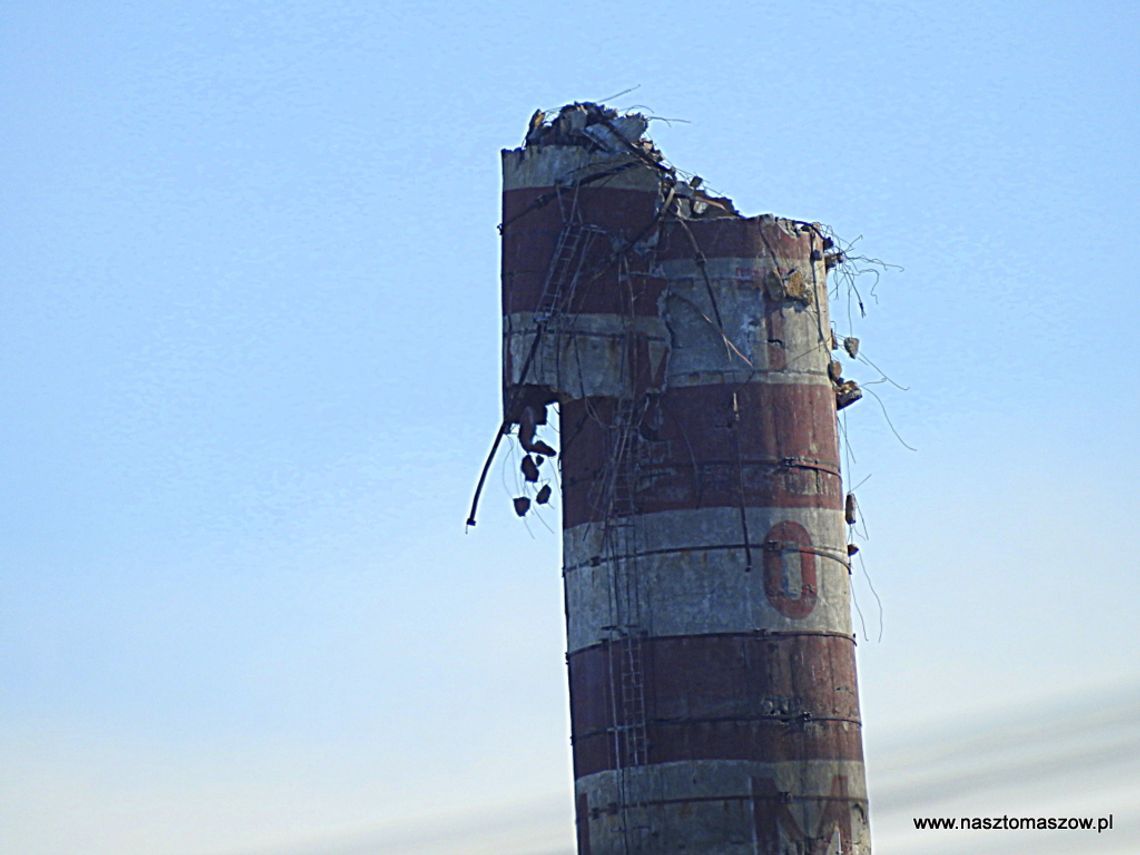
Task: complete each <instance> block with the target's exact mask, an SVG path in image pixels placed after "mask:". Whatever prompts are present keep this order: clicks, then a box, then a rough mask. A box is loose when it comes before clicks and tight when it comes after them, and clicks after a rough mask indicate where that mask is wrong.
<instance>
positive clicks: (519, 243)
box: [469, 103, 870, 855]
mask: <svg viewBox="0 0 1140 855" xmlns="http://www.w3.org/2000/svg"><path fill="white" fill-rule="evenodd" d="M646 129H647V120H646V118H645V117H644V116H641V115H638V114H636V113H632V114H627V115H622V114H619V113H617V112H616V111H614V110H612V109H610V108H608V107H604V106H601V105H598V104H591V103H575V104H569V105H567V106H565V107H563V108H562V109H560V110H558V111H557V112H556V113H554V114H552V115H547V114H546V113H544V112H543V111H538V112H536V113H535V114H534V115H533V116H532V117H531V120H530V122H529V124H528V126H527V129H526V132H525V143H524V145H523V146H522V147H520V148H517V149H513V150H507V151H504V152H503V221H502V225H501V226H500V230H501V232H502V238H503V243H502V288H503V291H502V305H503V375H504V383H503V424H502V426H501V429H500V431H499V434H498V436H497V438H496V442H495V447H497V446H498V443H499V442H500V441H501V440H502V438H503V437H504V436H509V435H510V434H511V433H512V431H513V429H514V427H515V426H516V425H517V438H518V444H519V445H520V446H521V448H522V449H523V451H524V452H525V457H524V458H523V461H522V464H521V466H522V474H523V477H524V479H525V482H526V484H527V485H531V484H533V485H535V486H534V487H529V486H528V487H527V490H528V491H529V490H535V492H534V493H533V503H534V504H535V505H546V504H547V503H548V502H549V501H550V498H551V492H552V489H551V485H550V483H542V484H541V485H539V484H538V482H539V467H540V465H541V463H542V460H543V458H544V457H551V456H553V455H554V454H555V449H554V448H552V447H550V446H549V445H546V444H545V443H543V442H542V441H541V440H540V439H538V437H537V431H538V428H539V427H540V426H541V425H545V424H546V420H547V410H548V407H549V405H550V404H552V403H557V404H558V411H559V427H560V431H559V437H560V449H559V451H560V454H559V457H558V461H559V463H558V465H559V467H560V474H561V485H562V507H561V513H562V524H563V535H564V537H563V549H564V554H563V561H564V570H563V576H564V582H565V596H566V620H567V639H568V651H567V662H568V665H569V676H570V698H571V726H572V730H573V740H572V742H573V755H574V775H575V780H576V784H575V787H576V814H577V834H578V851H579V853H580V855H611V853H612V855H617V853H621V855H632V853H642V855H663V854H664V853H673V852H692V853H695V852H717V853H752V855H777V853H785V852H791V851H795V852H811V853H817V852H823V851H824V850H825V849H826V850H827V852H829V853H831V852H841V853H843V855H866V853H869V852H870V841H869V833H868V826H867V793H866V784H865V778H864V772H863V762H862V739H861V735H860V719H859V706H858V692H857V686H856V679H855V659H854V636H853V634H852V630H851V615H850V606H849V597H850V588H849V586H850V580H849V578H848V574H849V568H850V556H851V555H852V554H854V551H855V549H856V547H855V546H854V545H853V544H850V545H849V544H848V543H847V537H846V535H847V530H846V528H845V523H852V522H853V521H854V511H855V505H854V497H853V496H850V495H846V494H845V492H844V490H843V488H842V484H841V480H840V471H839V446H838V429H837V424H836V413H837V411H838V410H839V409H842V408H843V407H846V406H849V405H850V404H851V403H853V402H854V401H856V400H858V399H859V398H860V397H861V395H862V392H861V390H860V389H859V387H858V385H857V384H856V383H855V382H854V381H853V380H846V379H844V378H843V377H842V376H841V372H842V370H843V369H842V365H840V363H839V362H838V361H837V360H833V359H832V356H831V351H832V350H838V348H839V342H838V340H837V338H836V336H835V333H834V332H833V331H832V328H831V324H830V320H829V314H828V304H827V296H828V292H827V284H826V279H827V271H828V270H830V269H832V268H833V267H835V266H836V265H839V264H842V263H843V253H842V252H841V251H840V250H839V249H837V248H836V247H835V245H834V242H833V241H832V239H831V238H830V237H829V236H828V235H826V234H825V233H824V231H823V230H822V227H821V226H820V225H819V224H818V223H811V222H804V221H798V220H790V219H785V218H781V217H776V216H772V215H763V216H756V217H745V216H743V215H741V214H740V213H738V212H737V210H736V208H735V206H734V205H733V203H732V201H731V200H730V199H727V198H725V197H723V196H719V195H716V194H714V193H711V192H709V191H708V190H707V189H706V185H705V183H704V181H703V180H702V179H701V178H699V177H696V176H694V177H693V178H691V179H689V180H688V181H686V180H685V179H684V178H683V177H682V175H681V174H679V173H678V172H677V171H676V170H675V169H674V168H673V167H672V166H671V165H669V163H668V162H667V161H666V160H665V158H664V156H663V155H662V154H661V152H660V150H659V149H658V148H657V147H656V146H655V145H654V144H653V142H652V141H651V140H649V139H648V138H647V137H646V136H645V132H646ZM843 347H844V349H845V350H846V351H847V353H848V355H849V356H850V357H852V358H854V357H855V356H856V353H857V347H858V342H857V341H854V340H853V339H852V338H850V337H848V338H846V339H844V341H843ZM492 455H493V450H492ZM488 465H489V463H488ZM551 465H552V466H553V465H554V464H551ZM543 472H544V474H546V475H549V474H550V472H549V470H543ZM485 475H486V466H485V467H484V472H483V477H481V478H480V483H479V486H478V487H477V488H476V501H477V499H478V492H479V490H480V489H481V487H482V483H483V478H484V477H485ZM530 495H531V494H529V493H528V495H524V496H520V497H517V498H515V499H514V508H515V512H516V513H517V514H518V515H519V516H523V515H524V514H526V513H527V512H528V511H529V510H530V509H531V508H532V500H531V498H530ZM845 495H846V498H845ZM473 521H474V507H473V509H472V513H471V515H470V519H469V522H472V523H473ZM750 571H752V572H750ZM741 687H747V691H743V690H742V689H741Z"/></svg>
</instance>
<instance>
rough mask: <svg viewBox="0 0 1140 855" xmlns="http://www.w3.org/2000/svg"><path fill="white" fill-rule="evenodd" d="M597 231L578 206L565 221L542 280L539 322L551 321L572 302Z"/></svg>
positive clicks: (536, 310)
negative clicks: (588, 223)
mask: <svg viewBox="0 0 1140 855" xmlns="http://www.w3.org/2000/svg"><path fill="white" fill-rule="evenodd" d="M597 234H598V229H597V227H595V226H589V225H585V224H583V223H582V220H581V215H580V214H579V213H578V212H577V209H575V211H574V213H573V214H572V215H571V216H570V218H568V219H567V220H566V221H565V222H564V223H563V224H562V230H561V231H560V232H559V233H558V237H557V238H556V239H555V242H554V252H553V253H551V256H550V266H549V267H547V269H546V279H545V280H544V281H543V283H542V295H541V296H540V297H539V299H538V307H537V308H536V309H535V313H534V319H535V321H536V322H537V323H540V324H547V323H549V322H550V321H551V320H552V319H553V318H555V317H556V316H557V315H558V314H560V313H561V312H562V311H563V310H564V309H565V308H566V307H567V306H568V305H569V304H570V300H571V298H572V297H573V296H574V292H575V290H577V287H578V280H579V277H580V274H581V272H582V265H583V263H584V262H585V259H586V250H587V249H589V246H590V243H591V242H593V239H594V237H595V236H596V235H597Z"/></svg>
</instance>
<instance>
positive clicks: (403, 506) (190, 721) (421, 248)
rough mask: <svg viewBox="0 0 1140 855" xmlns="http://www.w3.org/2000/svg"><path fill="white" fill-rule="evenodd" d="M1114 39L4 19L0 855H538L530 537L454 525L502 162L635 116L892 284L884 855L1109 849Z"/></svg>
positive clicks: (474, 452)
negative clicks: (1081, 841) (536, 115)
mask: <svg viewBox="0 0 1140 855" xmlns="http://www.w3.org/2000/svg"><path fill="white" fill-rule="evenodd" d="M1138 43H1140V13H1138V11H1137V7H1136V6H1135V5H1134V4H1130V3H1112V2H1109V3H1101V4H1097V5H1096V6H1088V5H1087V4H1078V3H1056V2H1043V3H1015V2H1010V3H1002V4H990V3H973V2H960V3H954V4H950V3H917V2H902V1H901V0H900V2H882V3H873V2H845V3H834V2H819V3H814V4H810V5H807V6H802V5H801V6H791V5H789V4H786V3H782V4H770V3H703V4H682V3H673V4H670V3H641V2H635V3H628V4H618V5H615V4H612V3H598V2H581V3H576V4H572V5H571V4H548V3H543V2H529V3H502V4H495V5H471V4H458V3H456V4H447V3H431V2H427V3H419V4H408V5H405V6H400V7H396V6H391V7H388V6H386V5H385V4H380V3H362V2H356V3H348V2H319V3H318V2H311V3H296V2H276V3H258V2H246V3H237V2H231V3H220V2H198V3H163V4H144V3H137V2H135V3H114V4H111V3H87V4H61V3H27V2H24V3H11V4H9V5H8V8H7V10H6V13H5V15H4V18H3V21H0V114H2V115H3V117H4V118H3V128H4V131H3V134H0V170H2V173H0V179H2V185H3V187H4V189H5V192H4V204H3V207H2V213H0V218H2V219H0V260H2V262H3V263H2V265H0V325H2V326H0V397H2V400H3V401H4V404H5V407H4V411H5V416H4V418H3V420H2V422H0V475H2V478H3V484H4V489H3V493H2V496H0V851H3V852H5V853H8V852H11V853H20V855H45V854H46V853H73V852H84V853H90V855H96V854H97V853H123V852H146V853H156V855H271V853H273V855H276V854H277V853H282V854H283V855H316V853H321V855H328V853H333V855H359V853H375V852H383V853H388V852H391V853H403V852H417V853H421V852H422V853H432V855H445V853H446V854H447V855H450V853H472V852H487V853H497V854H498V855H566V853H569V852H570V849H571V846H572V835H571V831H570V816H571V801H570V788H571V783H570V771H569V747H568V739H567V737H568V723H567V712H566V698H565V689H564V673H563V666H562V649H563V638H562V624H561V620H562V606H561V601H560V597H561V586H560V580H559V560H558V551H559V543H558V537H557V535H556V534H551V533H548V532H547V531H546V529H545V528H543V527H542V526H541V525H532V527H531V528H532V532H533V537H532V536H531V535H530V534H528V532H527V530H526V529H525V528H524V527H523V526H522V524H521V523H520V522H519V521H518V520H517V519H515V518H514V516H513V514H512V513H511V511H510V507H509V497H510V490H509V488H508V487H504V486H503V481H504V477H503V476H501V475H500V474H499V470H496V473H495V475H494V477H493V478H492V480H491V482H490V488H489V489H488V491H487V492H486V494H485V499H484V503H483V508H482V513H481V518H480V523H479V525H478V527H477V528H476V529H475V530H473V531H472V532H471V533H469V534H467V535H465V534H464V531H463V521H464V519H465V518H466V504H467V502H468V500H469V497H470V490H471V487H472V484H473V482H474V478H475V476H476V475H477V472H478V468H479V466H480V464H481V463H482V457H483V454H484V453H485V450H486V446H487V443H488V442H489V440H490V439H491V437H492V435H493V433H494V430H495V427H496V423H497V412H498V405H499V400H498V395H499V391H498V379H499V373H498V372H499V369H498V360H499V339H498V335H499V326H498V324H499V321H498V304H497V300H498V290H499V283H498V238H497V234H496V231H495V225H496V223H497V222H498V219H499V214H498V211H499V173H498V169H499V164H498V152H499V149H500V148H503V147H512V146H515V145H517V144H519V143H520V142H521V139H522V135H523V131H524V128H525V124H526V121H527V119H528V118H529V116H530V114H531V113H532V112H533V111H534V109H535V108H537V107H545V108H552V107H557V106H559V105H560V104H562V103H565V102H567V101H572V100H597V99H601V98H603V97H605V96H607V95H610V94H613V93H617V92H620V91H622V90H625V89H628V88H630V87H634V86H639V87H640V88H638V89H636V91H634V92H631V93H629V94H627V95H623V96H621V97H620V98H617V99H615V100H614V101H613V102H612V103H613V105H614V106H617V107H620V108H631V107H636V106H638V105H641V107H640V108H641V109H643V110H645V111H647V112H650V113H652V114H654V115H656V116H662V117H668V118H674V119H684V120H686V122H687V123H683V122H673V123H672V124H669V123H666V122H663V121H656V122H654V123H653V124H652V127H651V133H652V134H653V136H654V138H655V140H656V141H657V142H658V144H659V145H660V146H661V147H662V149H663V150H664V151H665V153H666V155H667V157H668V158H669V159H670V160H671V161H672V162H673V163H675V164H676V165H677V166H678V167H680V168H682V169H685V170H688V171H693V172H699V173H700V174H701V175H702V176H704V177H705V178H706V180H707V181H708V183H709V185H710V186H711V187H713V188H715V189H716V190H719V191H721V192H724V193H727V194H728V195H730V196H732V197H733V198H734V199H735V200H736V202H737V205H738V207H740V208H741V210H743V211H745V212H747V213H762V212H768V211H771V212H775V213H778V214H782V215H787V216H793V217H797V218H801V219H810V220H821V221H823V222H825V223H828V224H830V225H831V226H832V227H834V228H835V230H836V231H837V232H838V233H839V234H840V235H841V236H843V237H845V238H846V239H848V240H853V239H855V238H856V237H858V236H860V235H862V239H861V240H860V241H858V243H857V247H858V248H859V250H860V251H862V252H864V253H865V254H866V255H868V256H872V257H877V258H881V259H884V260H886V261H888V262H891V263H893V264H896V265H899V266H901V267H902V268H904V269H903V270H902V271H891V272H890V273H889V274H888V275H886V276H884V277H883V279H882V281H881V282H880V283H879V285H878V288H877V290H876V292H875V293H876V295H877V298H878V300H877V302H876V301H875V300H873V299H868V308H869V314H868V317H867V318H866V319H859V318H858V317H856V318H855V325H854V326H855V329H854V332H855V333H856V334H857V335H859V336H860V337H861V338H862V339H863V348H864V353H865V354H866V355H867V356H869V357H870V358H871V359H872V360H874V361H875V363H877V364H878V365H879V366H881V367H882V368H884V369H885V370H886V371H887V373H888V374H890V376H891V377H892V378H893V379H894V380H896V381H897V382H899V383H901V384H903V385H906V386H908V387H909V389H910V391H908V392H905V393H904V392H902V391H900V390H898V389H895V388H893V387H891V386H890V385H888V384H882V385H876V386H872V387H869V388H871V389H873V390H874V391H876V392H877V393H878V394H879V395H880V396H881V398H882V401H883V404H884V406H885V408H886V410H887V412H889V414H890V419H891V421H892V422H893V424H894V426H895V427H896V428H897V429H898V431H899V432H900V434H901V435H902V436H903V437H904V438H905V440H906V441H907V442H908V443H909V444H910V445H912V446H914V447H915V448H917V449H918V450H917V451H916V452H911V451H908V450H907V449H906V448H904V447H903V446H902V445H901V444H900V443H899V441H898V440H896V439H895V437H894V435H893V433H892V432H891V430H890V428H889V427H888V426H887V424H886V422H885V420H884V418H883V411H882V409H880V406H879V403H878V402H877V401H876V399H875V398H873V397H871V396H868V397H867V398H866V399H865V400H863V401H862V402H860V403H859V404H858V405H857V406H855V407H853V408H851V409H850V410H847V411H846V412H847V413H848V414H849V415H848V417H847V429H848V433H849V437H850V439H851V446H852V450H853V452H854V455H855V463H854V467H853V472H852V479H853V482H858V481H860V480H862V479H863V478H866V477H867V476H871V477H870V479H869V480H867V481H866V482H865V484H864V485H863V486H862V487H861V488H860V493H859V495H860V500H861V504H862V507H863V509H864V511H865V515H866V517H867V521H868V528H869V534H870V539H869V540H868V541H867V542H866V543H865V544H864V547H863V552H862V555H863V556H864V557H865V558H866V570H868V571H870V579H871V581H873V582H874V586H875V589H876V590H877V593H878V596H879V598H880V599H881V601H882V604H883V608H882V612H881V618H882V638H881V640H879V630H880V610H879V609H878V607H877V604H876V602H875V598H874V595H873V594H872V591H871V588H870V585H869V583H868V578H867V576H866V573H865V572H864V571H863V568H859V573H858V574H857V576H856V578H855V585H856V593H857V595H858V599H859V604H860V607H861V610H862V612H863V615H864V618H865V620H866V624H867V628H866V633H864V632H863V630H862V629H861V628H860V632H859V637H860V646H859V656H860V659H859V666H860V669H861V680H862V691H863V702H864V713H865V718H866V721H867V728H866V733H867V753H868V769H869V777H870V786H871V800H872V826H873V830H874V833H875V837H876V841H877V846H878V848H877V850H876V851H877V852H880V853H891V852H898V853H903V852H913V851H917V850H918V849H919V848H921V850H922V851H926V852H946V853H951V852H961V851H970V852H983V851H985V852H1007V851H1012V850H1011V849H1010V848H1008V847H1010V846H1011V845H1013V844H1012V841H1013V840H1014V839H1015V838H1016V836H1007V837H1002V836H1001V835H1000V834H999V833H997V832H993V833H991V835H990V836H985V835H984V834H983V835H982V836H979V837H974V838H971V839H970V841H969V844H968V845H966V844H965V843H963V841H962V840H960V839H936V838H935V837H934V836H932V835H933V833H929V832H928V833H927V835H926V837H915V836H914V832H913V831H908V826H909V825H910V817H911V816H914V815H926V814H937V813H938V812H939V811H940V810H941V809H942V808H941V807H940V806H942V807H946V806H948V805H954V806H955V810H959V812H966V813H977V814H982V815H986V814H990V813H995V814H1000V813H1002V812H1005V811H1015V810H1017V811H1023V812H1026V813H1031V814H1034V815H1038V814H1042V813H1044V814H1046V815H1070V814H1072V813H1074V812H1079V813H1081V814H1085V813H1087V814H1090V815H1093V814H1101V813H1107V812H1109V811H1114V812H1115V815H1116V817H1117V826H1118V830H1116V831H1115V832H1114V833H1113V834H1112V835H1104V836H1102V837H1100V838H1098V839H1097V840H1096V842H1095V851H1096V852H1098V853H1100V852H1103V853H1124V852H1131V851H1136V847H1137V846H1140V795H1138V794H1137V792H1136V789H1135V780H1136V775H1137V773H1138V771H1140V770H1138V769H1137V767H1136V760H1135V759H1134V758H1135V757H1137V756H1140V731H1138V729H1137V726H1136V724H1135V722H1136V721H1137V720H1140V707H1138V704H1140V664H1138V663H1137V659H1136V651H1137V643H1136V629H1135V628H1136V608H1137V603H1138V602H1140V573H1137V570H1136V566H1135V565H1136V560H1135V557H1134V551H1135V540H1136V534H1137V529H1138V526H1137V523H1136V520H1137V516H1138V511H1140V501H1138V499H1137V493H1136V485H1137V483H1138V477H1140V463H1138V460H1137V454H1136V448H1137V445H1138V442H1140V428H1138V426H1137V423H1138V418H1140V393H1138V391H1137V379H1136V361H1135V357H1134V354H1135V343H1134V341H1133V339H1134V337H1135V335H1136V331H1137V329H1138V318H1140V296H1138V293H1140V289H1138V288H1137V285H1136V282H1135V279H1136V277H1135V274H1134V272H1133V269H1134V266H1135V265H1134V263H1133V262H1134V259H1133V256H1134V254H1135V249H1134V240H1135V235H1136V234H1137V231H1138V228H1140V215H1138V206H1137V198H1138V196H1140V193H1138V189H1140V188H1138V186H1137V185H1138V181H1137V178H1138V172H1140V170H1138V167H1137V160H1138V158H1137V156H1136V152H1137V150H1138V149H1140V134H1138V119H1137V115H1138V111H1137V105H1138V103H1140V98H1138V95H1140V84H1138V82H1137V81H1138V80H1140V75H1138V74H1137V62H1136V59H1135V56H1136V46H1137V44H1138ZM863 284H864V285H868V284H869V282H868V281H867V280H864V283H863ZM865 295H866V294H865ZM836 317H837V318H839V319H840V321H841V329H842V331H844V332H846V331H847V330H846V329H843V327H845V325H846V305H845V304H842V305H841V306H840V307H837V309H836ZM861 370H862V374H861V375H860V376H861V379H863V380H864V381H870V380H873V379H875V376H876V375H875V373H874V372H873V371H871V370H870V369H869V368H866V367H863V368H862V369H861ZM506 480H507V481H508V482H509V481H510V478H509V477H508V478H506ZM549 522H550V524H551V526H552V527H553V528H557V525H556V519H554V518H551V519H550V520H549ZM987 739H989V741H988V742H987V741H986V740H987ZM1035 740H1036V741H1035ZM1011 752H1012V754H1011ZM1066 752H1067V753H1066ZM1014 755H1016V756H1014ZM963 758H973V759H974V762H975V766H974V767H971V769H967V770H966V771H963V770H962V769H961V768H959V767H958V766H955V765H954V764H955V763H958V764H961V763H964V762H967V760H964V759H963ZM971 776H972V777H971ZM953 781H958V782H961V781H966V782H974V783H973V785H971V786H968V787H966V788H965V790H963V788H962V787H961V786H959V788H958V790H954V787H953V785H952V782H953ZM979 781H981V783H978V782H979ZM1027 781H1032V782H1033V784H1032V785H1030V784H1028V783H1026V782H1027ZM1129 781H1131V782H1132V783H1131V785H1129V783H1128V782H1129ZM923 787H925V789H923ZM1050 787H1051V789H1050ZM908 793H909V794H910V796H908V795H907V794H908ZM955 800H957V801H955ZM947 809H948V808H947ZM1122 818H1124V819H1122ZM979 834H981V833H979ZM1016 839H1019V840H1020V838H1016ZM1026 840H1027V841H1031V845H1032V846H1033V847H1034V851H1037V852H1053V851H1056V852H1062V851H1073V850H1072V849H1071V848H1070V849H1066V848H1065V847H1071V846H1072V845H1073V843H1072V838H1067V839H1063V838H1060V837H1056V836H1050V835H1049V834H1047V833H1039V834H1038V836H1035V837H1031V838H1026ZM1018 845H1019V846H1020V845H1021V844H1018ZM1026 845H1030V844H1029V843H1027V844H1026ZM938 847H942V848H938ZM1002 847H1006V848H1002ZM1050 847H1055V848H1050ZM1056 847H1060V848H1056ZM1015 848H1016V847H1015ZM1087 851H1094V849H1092V848H1089V849H1087Z"/></svg>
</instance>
